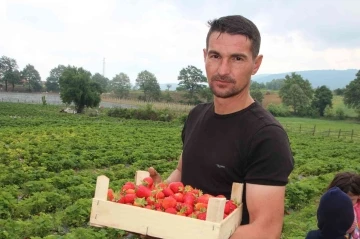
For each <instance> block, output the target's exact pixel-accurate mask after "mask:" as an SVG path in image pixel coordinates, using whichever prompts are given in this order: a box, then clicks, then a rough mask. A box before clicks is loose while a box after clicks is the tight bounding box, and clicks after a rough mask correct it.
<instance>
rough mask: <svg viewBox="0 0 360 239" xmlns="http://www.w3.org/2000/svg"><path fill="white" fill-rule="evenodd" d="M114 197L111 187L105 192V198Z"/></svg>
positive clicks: (112, 199)
mask: <svg viewBox="0 0 360 239" xmlns="http://www.w3.org/2000/svg"><path fill="white" fill-rule="evenodd" d="M114 198H115V197H114V191H113V190H112V189H111V188H109V189H108V192H107V200H109V201H114Z"/></svg>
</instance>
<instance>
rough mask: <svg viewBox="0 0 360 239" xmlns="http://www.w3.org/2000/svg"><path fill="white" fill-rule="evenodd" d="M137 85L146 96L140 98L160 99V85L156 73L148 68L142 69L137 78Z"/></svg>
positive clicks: (146, 99)
mask: <svg viewBox="0 0 360 239" xmlns="http://www.w3.org/2000/svg"><path fill="white" fill-rule="evenodd" d="M136 85H137V86H138V87H139V89H140V90H142V91H143V92H144V96H141V97H140V100H144V101H153V100H155V101H158V100H159V99H160V95H161V90H160V85H159V83H158V81H157V79H156V77H155V75H154V74H153V73H151V72H149V71H147V70H145V71H141V72H140V73H139V74H138V76H137V78H136Z"/></svg>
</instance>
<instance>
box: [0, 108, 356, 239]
mask: <svg viewBox="0 0 360 239" xmlns="http://www.w3.org/2000/svg"><path fill="white" fill-rule="evenodd" d="M60 109H61V108H60V106H50V105H47V106H43V105H32V104H29V105H28V104H19V103H0V239H2V238H11V239H16V238H22V239H24V238H32V239H35V238H36V239H39V238H46V239H55V238H56V239H58V238H66V239H70V238H71V239H72V238H74V239H75V238H89V239H91V238H104V239H105V238H122V235H123V234H124V232H122V231H121V230H115V229H104V228H96V227H90V226H88V222H89V216H90V209H91V199H92V197H93V196H94V190H95V185H96V178H97V176H99V175H102V174H103V175H106V176H107V177H109V178H110V187H111V188H113V189H120V188H121V187H122V186H123V185H124V184H125V182H127V181H133V180H134V175H135V171H136V170H146V169H147V168H148V167H149V166H155V167H156V169H157V170H158V171H159V172H160V173H161V174H162V175H163V177H167V176H168V175H169V173H170V172H171V171H172V170H173V169H174V168H175V167H176V164H177V158H178V156H179V154H180V152H181V139H180V133H181V129H182V121H181V120H177V119H174V120H172V121H170V122H160V121H146V120H133V119H122V118H118V117H109V116H107V114H106V109H101V110H102V111H101V112H100V114H84V115H77V114H66V113H60ZM317 124H318V123H317ZM357 127H358V126H357ZM289 136H290V140H291V146H292V149H293V152H294V155H295V161H296V166H295V170H294V171H293V173H292V174H291V176H290V183H289V185H288V187H287V194H286V214H287V215H286V218H285V223H284V229H283V236H282V237H283V238H304V237H305V235H306V232H307V231H309V230H311V229H314V228H316V207H317V204H316V203H317V202H318V199H319V197H320V195H321V193H322V192H323V191H324V189H325V188H326V186H327V184H328V183H329V182H330V180H331V179H332V177H333V175H334V173H335V172H338V171H344V170H351V171H357V172H359V171H360V157H359V155H360V147H359V142H352V141H351V140H345V139H341V138H340V139H337V138H330V137H320V136H315V137H314V136H311V135H303V134H296V133H291V132H290V133H289Z"/></svg>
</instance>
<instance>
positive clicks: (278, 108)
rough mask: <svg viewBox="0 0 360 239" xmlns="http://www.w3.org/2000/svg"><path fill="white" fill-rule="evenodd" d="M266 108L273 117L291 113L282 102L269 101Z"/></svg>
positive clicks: (285, 115)
mask: <svg viewBox="0 0 360 239" xmlns="http://www.w3.org/2000/svg"><path fill="white" fill-rule="evenodd" d="M267 110H268V111H269V112H270V113H271V114H272V115H273V116H275V117H288V116H290V115H291V113H290V110H289V108H288V107H287V106H284V105H283V104H280V105H278V104H273V103H270V104H269V105H268V107H267Z"/></svg>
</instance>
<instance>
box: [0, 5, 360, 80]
mask: <svg viewBox="0 0 360 239" xmlns="http://www.w3.org/2000/svg"><path fill="white" fill-rule="evenodd" d="M234 14H239V15H243V16H244V17H247V18H249V19H250V20H251V21H253V22H254V23H255V24H256V25H257V27H258V28H259V30H260V33H261V37H262V44H261V48H260V54H263V55H264V59H263V62H262V65H261V67H260V69H259V71H258V73H257V74H271V73H282V72H294V71H302V70H321V69H339V70H345V69H359V68H360V30H359V29H360V1H359V0H256V1H253V0H223V1H220V0H206V1H205V0H196V1H195V0H194V1H191V0H181V1H180V0H71V1H70V0H0V29H1V31H0V56H3V55H5V56H8V57H11V58H14V59H15V60H16V61H17V63H18V66H19V69H20V70H21V69H23V68H24V67H25V66H26V65H27V64H31V65H33V66H34V67H35V69H37V70H38V71H39V73H40V76H41V78H42V80H43V81H45V80H46V78H47V77H48V76H49V72H50V70H51V69H52V68H54V67H56V66H58V65H59V64H63V65H72V66H76V67H83V68H85V69H86V70H88V71H90V72H91V73H92V74H95V73H100V74H103V69H105V71H104V72H105V77H107V78H109V79H110V80H111V79H112V78H113V77H114V76H115V75H116V74H119V73H121V72H123V73H126V74H127V75H128V76H129V77H130V80H131V82H132V83H134V82H135V79H136V77H137V74H138V73H139V72H141V71H143V70H148V71H150V72H152V73H153V74H155V76H156V78H157V80H158V82H159V83H160V84H166V83H177V82H178V80H177V77H178V75H179V72H180V70H181V69H182V68H185V67H187V66H188V65H194V66H196V67H197V68H199V69H201V70H202V71H203V73H204V75H205V68H204V60H203V53H202V50H203V48H204V47H205V38H206V34H207V31H208V25H207V21H208V20H211V19H214V18H219V17H221V16H225V15H234ZM104 59H105V68H103V65H104V64H103V62H104Z"/></svg>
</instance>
